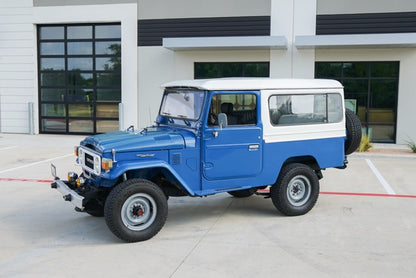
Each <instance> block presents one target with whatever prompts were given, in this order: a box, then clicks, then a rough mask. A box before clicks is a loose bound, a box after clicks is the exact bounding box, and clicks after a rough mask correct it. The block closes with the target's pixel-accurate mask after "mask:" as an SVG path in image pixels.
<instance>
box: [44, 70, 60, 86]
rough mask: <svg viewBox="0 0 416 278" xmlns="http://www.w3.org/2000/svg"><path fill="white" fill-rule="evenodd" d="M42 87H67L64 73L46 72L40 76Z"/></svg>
mask: <svg viewBox="0 0 416 278" xmlns="http://www.w3.org/2000/svg"><path fill="white" fill-rule="evenodd" d="M40 84H41V86H49V87H52V86H60V87H63V86H65V73H64V72H44V73H41V75H40Z"/></svg>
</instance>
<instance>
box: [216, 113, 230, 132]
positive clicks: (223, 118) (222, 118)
mask: <svg viewBox="0 0 416 278" xmlns="http://www.w3.org/2000/svg"><path fill="white" fill-rule="evenodd" d="M218 125H219V126H220V128H223V127H227V126H228V120H227V114H225V113H219V114H218Z"/></svg>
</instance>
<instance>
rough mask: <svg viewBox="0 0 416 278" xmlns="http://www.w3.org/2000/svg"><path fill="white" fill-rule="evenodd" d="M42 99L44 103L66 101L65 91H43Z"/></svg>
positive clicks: (41, 92) (41, 93)
mask: <svg viewBox="0 0 416 278" xmlns="http://www.w3.org/2000/svg"><path fill="white" fill-rule="evenodd" d="M40 97H41V99H42V100H43V101H64V100H65V89H61V88H59V89H41V90H40Z"/></svg>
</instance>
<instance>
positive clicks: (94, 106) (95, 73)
mask: <svg viewBox="0 0 416 278" xmlns="http://www.w3.org/2000/svg"><path fill="white" fill-rule="evenodd" d="M114 25H118V26H120V37H119V38H116V37H109V38H96V34H95V33H96V27H97V26H114ZM76 26H91V28H92V34H91V38H90V39H68V27H76ZM44 27H63V32H64V34H63V38H59V39H42V38H41V29H42V28H44ZM57 42H58V43H63V44H64V53H63V54H57V55H53V54H42V53H41V45H42V43H57ZM71 42H90V43H91V44H92V50H91V51H92V53H91V54H75V55H74V54H68V43H71ZM97 42H116V43H117V44H119V45H120V47H121V24H120V22H110V23H91V24H42V25H37V47H38V53H37V62H38V96H39V102H38V107H39V129H40V133H44V134H96V133H97V132H98V130H97V124H98V122H99V121H105V120H109V121H119V117H118V115H117V117H114V116H110V117H103V116H98V115H97V107H98V106H100V105H118V104H119V103H120V102H121V95H122V92H121V68H120V70H116V69H114V68H113V70H97V69H96V66H97V64H96V59H99V58H108V59H112V58H116V59H120V61H121V51H120V53H114V54H108V53H107V54H96V43H97ZM43 58H57V59H63V61H64V69H63V70H48V69H42V64H41V59H43ZM71 58H89V59H91V60H92V66H91V69H87V70H70V69H69V68H68V60H69V59H71ZM120 65H121V62H120ZM48 73H50V74H52V73H55V74H59V73H62V74H63V75H64V84H63V85H55V84H54V85H48V84H47V85H42V75H43V74H48ZM73 73H77V74H91V75H92V85H87V86H86V85H83V84H77V85H75V84H70V83H69V80H70V78H71V74H73ZM102 73H110V74H111V73H112V74H115V78H117V75H118V74H120V82H119V84H116V85H114V86H113V85H110V86H109V85H106V86H99V85H98V76H99V74H102ZM117 83H118V82H117ZM42 89H61V90H63V92H64V98H63V99H61V100H44V99H42ZM103 89H104V90H114V91H119V92H120V95H119V96H117V98H119V99H120V100H114V101H111V100H110V101H102V100H98V99H97V95H98V90H103ZM75 90H91V91H92V96H93V97H92V100H88V101H79V100H76V99H75V100H74V99H70V95H71V93H70V92H71V91H75ZM44 104H58V105H63V114H64V116H43V112H44V111H43V108H42V105H44ZM73 104H80V105H91V106H92V107H91V109H92V116H91V117H86V116H77V117H74V116H70V115H69V106H70V105H73ZM117 109H118V107H117ZM48 119H49V120H63V121H65V129H62V131H58V130H56V131H48V130H44V125H43V121H44V120H48ZM74 119H75V120H88V121H92V125H93V128H92V132H83V131H76V132H74V131H70V127H69V123H70V121H71V120H74Z"/></svg>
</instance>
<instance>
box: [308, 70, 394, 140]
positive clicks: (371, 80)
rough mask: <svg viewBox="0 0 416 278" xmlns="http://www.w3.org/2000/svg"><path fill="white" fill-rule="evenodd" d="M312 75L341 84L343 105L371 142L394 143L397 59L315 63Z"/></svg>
mask: <svg viewBox="0 0 416 278" xmlns="http://www.w3.org/2000/svg"><path fill="white" fill-rule="evenodd" d="M315 77H316V78H330V79H336V80H338V81H340V82H341V83H342V84H343V85H344V91H345V106H346V108H349V109H351V110H353V111H354V112H355V113H356V114H357V115H358V117H359V118H360V120H361V124H362V127H363V131H364V133H365V134H367V135H368V136H369V137H370V140H371V141H372V142H380V143H394V142H395V138H396V120H397V98H398V84H399V62H317V63H316V64H315Z"/></svg>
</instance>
